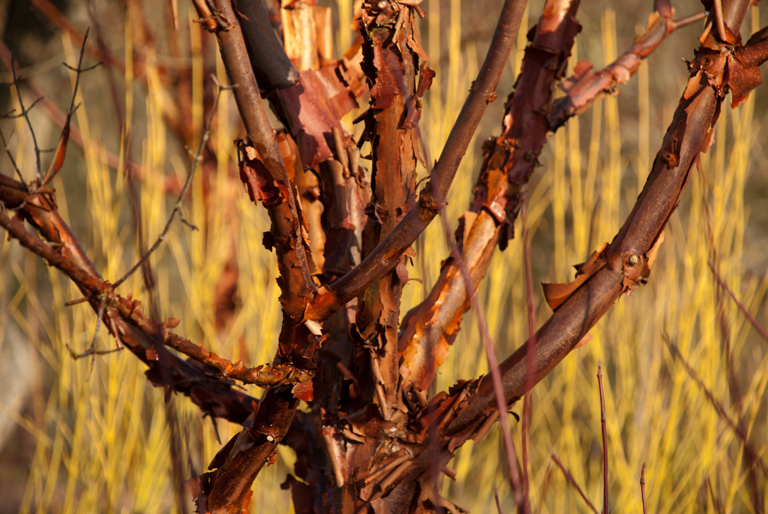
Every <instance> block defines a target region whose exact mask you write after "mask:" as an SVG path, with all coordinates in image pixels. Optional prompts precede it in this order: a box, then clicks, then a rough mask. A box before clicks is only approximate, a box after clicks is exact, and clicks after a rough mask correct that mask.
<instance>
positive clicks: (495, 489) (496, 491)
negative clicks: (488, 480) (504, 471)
mask: <svg viewBox="0 0 768 514" xmlns="http://www.w3.org/2000/svg"><path fill="white" fill-rule="evenodd" d="M493 497H494V499H495V500H496V510H497V511H498V512H499V514H504V513H503V512H502V510H501V502H500V501H499V488H498V487H496V486H495V485H494V486H493Z"/></svg>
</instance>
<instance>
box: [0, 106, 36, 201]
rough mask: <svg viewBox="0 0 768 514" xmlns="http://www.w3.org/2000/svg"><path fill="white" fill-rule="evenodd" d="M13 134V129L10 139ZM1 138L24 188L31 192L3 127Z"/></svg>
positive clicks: (0, 131) (0, 130) (0, 133)
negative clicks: (9, 145) (9, 146)
mask: <svg viewBox="0 0 768 514" xmlns="http://www.w3.org/2000/svg"><path fill="white" fill-rule="evenodd" d="M6 116H7V115H6ZM12 136H13V131H11V136H9V139H10V137H12ZM0 139H2V140H3V150H5V153H6V154H7V155H8V158H9V159H10V160H11V164H12V165H13V169H14V171H15V172H16V175H17V176H18V177H19V180H20V181H21V183H22V184H24V188H25V189H26V190H27V193H29V192H30V191H29V186H28V185H27V183H26V181H25V180H24V175H22V174H21V170H20V169H19V167H18V166H17V165H16V160H15V159H14V158H13V154H12V153H11V150H10V149H9V148H8V141H6V139H5V134H4V133H3V131H2V129H0Z"/></svg>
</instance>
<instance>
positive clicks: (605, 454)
mask: <svg viewBox="0 0 768 514" xmlns="http://www.w3.org/2000/svg"><path fill="white" fill-rule="evenodd" d="M597 384H598V388H599V389H600V424H601V425H602V428H603V512H604V513H605V514H609V513H610V511H609V510H608V438H607V437H606V436H605V395H604V393H603V368H602V363H601V361H597Z"/></svg>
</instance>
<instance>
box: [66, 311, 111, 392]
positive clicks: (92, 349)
mask: <svg viewBox="0 0 768 514" xmlns="http://www.w3.org/2000/svg"><path fill="white" fill-rule="evenodd" d="M106 303H107V298H106V296H105V297H103V298H102V299H101V302H99V311H98V313H97V315H96V328H95V329H94V331H93V339H92V340H91V346H89V347H88V349H87V350H86V351H84V352H83V353H75V352H73V351H72V350H71V349H70V348H69V345H67V349H68V350H69V351H70V353H71V354H72V358H73V359H75V360H78V359H81V358H83V357H88V356H90V357H91V368H90V370H88V378H86V379H85V381H86V382H88V381H90V380H91V375H92V374H93V367H94V365H95V364H96V356H97V355H105V354H107V353H112V352H114V351H116V350H96V341H97V340H98V337H99V329H100V328H101V318H102V317H103V316H104V306H105V305H106ZM117 350H122V348H118V349H117Z"/></svg>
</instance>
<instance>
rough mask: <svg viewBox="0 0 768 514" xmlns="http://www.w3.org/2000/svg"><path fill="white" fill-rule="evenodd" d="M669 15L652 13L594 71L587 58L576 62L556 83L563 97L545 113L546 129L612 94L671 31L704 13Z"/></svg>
mask: <svg viewBox="0 0 768 514" xmlns="http://www.w3.org/2000/svg"><path fill="white" fill-rule="evenodd" d="M662 3H663V2H662ZM665 13H666V14H665ZM671 16H672V14H671V9H670V10H665V9H663V12H662V11H657V12H654V13H652V14H651V16H650V17H649V18H648V26H647V27H646V29H645V31H644V32H643V33H642V34H640V35H639V36H637V37H636V38H635V41H634V43H633V44H632V46H631V47H630V48H629V49H628V50H626V51H625V52H624V53H623V54H621V55H620V56H619V57H618V59H616V60H615V61H613V62H612V63H611V64H609V65H608V66H606V67H605V68H604V69H602V70H600V71H598V72H597V73H595V72H593V71H592V64H591V63H590V62H589V61H586V60H583V61H580V62H579V63H578V64H577V65H576V67H575V68H574V70H573V72H574V75H573V76H572V77H569V78H568V79H566V80H564V81H563V83H562V84H561V85H560V88H561V89H562V90H563V91H565V93H566V96H564V97H562V98H560V99H558V100H557V101H555V102H554V104H553V105H552V110H551V111H550V113H549V127H550V130H557V129H558V128H560V127H562V126H563V125H564V124H565V122H566V121H567V120H568V118H570V117H572V116H575V115H576V114H580V113H582V112H584V110H585V109H587V108H588V107H589V106H590V105H592V104H593V103H595V102H596V101H597V100H599V99H600V98H602V97H603V96H604V95H606V94H616V87H617V86H618V85H620V84H624V83H626V82H627V81H628V80H629V79H630V77H631V76H632V75H634V74H635V73H636V72H637V70H638V69H639V68H640V64H642V62H643V60H644V59H645V58H647V57H648V56H649V55H650V54H651V53H652V52H653V51H654V50H656V48H658V46H659V45H660V44H661V43H662V42H664V40H665V39H666V38H667V37H668V36H669V35H670V34H672V32H674V31H675V30H676V29H678V28H680V27H682V26H685V25H688V24H690V23H693V22H695V21H698V20H701V19H703V18H704V16H705V15H704V13H699V14H696V15H693V16H689V17H686V18H684V19H683V20H680V21H679V22H676V21H674V20H673V19H672V17H671Z"/></svg>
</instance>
